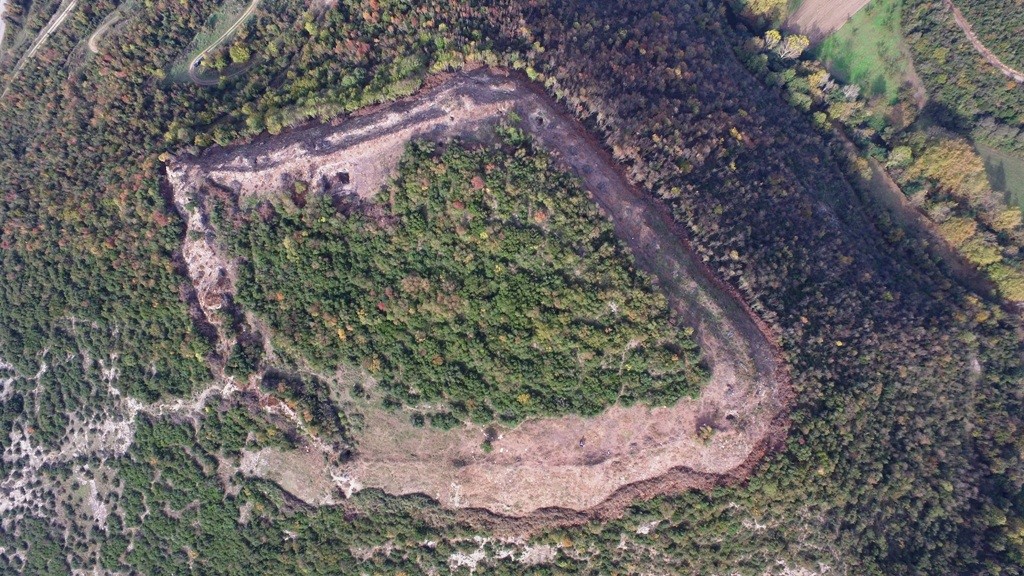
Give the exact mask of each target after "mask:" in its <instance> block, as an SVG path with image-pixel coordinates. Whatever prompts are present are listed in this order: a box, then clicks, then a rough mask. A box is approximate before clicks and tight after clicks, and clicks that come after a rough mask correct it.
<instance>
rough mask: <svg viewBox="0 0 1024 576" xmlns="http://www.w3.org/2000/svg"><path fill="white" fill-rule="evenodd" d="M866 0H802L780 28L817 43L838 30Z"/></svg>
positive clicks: (867, 0) (865, 3)
mask: <svg viewBox="0 0 1024 576" xmlns="http://www.w3.org/2000/svg"><path fill="white" fill-rule="evenodd" d="M868 2H869V0H804V1H803V3H801V4H800V7H799V8H797V9H796V11H795V12H793V13H792V14H790V15H789V17H788V18H786V21H785V23H783V25H782V28H783V29H785V30H786V31H787V32H794V33H797V34H803V35H804V36H807V37H808V38H809V39H810V40H811V44H817V43H818V42H821V41H822V40H824V39H825V37H826V36H828V35H829V34H831V33H833V32H835V31H836V30H839V28H841V27H842V26H843V24H846V21H847V20H849V19H850V17H852V16H853V15H854V14H856V13H857V11H859V10H860V9H861V8H863V7H864V6H866V5H867V3H868Z"/></svg>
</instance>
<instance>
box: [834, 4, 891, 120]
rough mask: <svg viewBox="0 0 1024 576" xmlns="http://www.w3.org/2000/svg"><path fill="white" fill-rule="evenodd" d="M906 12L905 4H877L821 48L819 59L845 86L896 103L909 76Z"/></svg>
mask: <svg viewBox="0 0 1024 576" xmlns="http://www.w3.org/2000/svg"><path fill="white" fill-rule="evenodd" d="M902 11H903V2H902V0H873V1H872V2H871V3H870V4H868V5H867V6H865V7H864V9H863V10H861V11H860V12H858V13H857V14H855V15H854V16H853V18H851V19H850V21H849V22H847V23H846V24H845V25H843V27H842V28H840V29H839V30H837V31H836V32H835V33H833V34H831V35H829V36H828V37H827V38H826V39H825V40H824V41H823V42H822V43H821V44H820V45H819V46H818V48H817V49H816V55H817V57H818V59H820V60H821V61H822V62H824V63H825V64H826V65H827V66H828V68H829V70H831V71H832V73H833V74H835V76H836V77H837V78H839V79H840V80H842V81H843V82H847V83H851V82H852V83H856V84H858V85H859V86H860V87H861V90H863V93H864V94H867V95H870V96H881V97H884V98H885V99H886V100H888V101H889V103H895V102H896V100H897V98H898V94H899V89H900V86H901V85H902V84H903V83H904V82H905V81H906V78H907V74H908V72H909V64H908V62H909V60H908V57H907V52H906V50H905V48H904V46H903V40H902V37H901V35H900V28H899V27H900V17H901V14H902Z"/></svg>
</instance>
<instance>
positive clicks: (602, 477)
mask: <svg viewBox="0 0 1024 576" xmlns="http://www.w3.org/2000/svg"><path fill="white" fill-rule="evenodd" d="M511 111H515V112H516V113H517V114H518V115H519V116H520V117H521V118H522V121H521V127H522V128H523V129H524V130H526V131H527V132H528V133H530V134H531V135H532V136H533V137H534V138H535V139H536V140H537V141H538V142H539V144H540V145H541V146H542V147H544V148H546V149H547V150H549V151H550V152H551V153H552V155H553V156H554V157H555V158H556V160H557V161H558V162H559V164H560V165H561V166H562V168H564V169H568V170H571V171H572V172H574V173H576V174H577V175H578V176H579V177H580V179H581V180H582V181H583V184H584V187H585V188H586V189H587V190H588V191H589V192H590V193H591V194H592V196H593V198H594V200H595V201H596V202H597V203H598V204H599V205H600V206H601V207H602V209H603V210H604V212H605V213H606V214H607V215H608V216H609V217H610V219H611V220H612V222H613V224H614V227H615V231H616V234H617V236H619V238H621V239H622V240H623V241H624V242H625V243H626V244H627V245H628V246H629V248H630V249H631V251H632V252H633V254H634V255H635V257H636V259H637V263H638V265H639V266H640V267H641V268H643V269H644V270H646V271H648V272H649V273H651V274H653V275H654V276H655V277H656V279H657V282H658V284H659V285H660V287H661V289H662V290H663V291H664V292H665V293H666V295H667V296H668V299H669V304H670V305H671V306H672V307H673V308H674V309H675V310H676V311H677V312H678V314H679V315H680V317H681V318H682V319H683V323H684V324H685V325H688V326H691V327H693V328H694V329H695V334H694V335H695V337H696V339H697V341H698V343H699V344H700V346H701V352H702V354H703V355H704V358H705V360H706V362H707V364H708V365H709V367H710V370H711V378H710V381H709V382H708V383H707V385H706V386H705V388H704V389H703V390H702V393H701V395H700V397H699V398H696V399H684V400H682V401H680V402H678V403H676V404H675V405H673V406H670V407H663V408H654V409H651V408H647V407H644V406H633V407H623V406H613V407H611V408H609V409H608V410H606V411H605V412H603V413H602V414H600V415H598V416H596V417H593V418H583V417H578V416H565V417H561V418H546V419H536V420H530V421H527V422H524V423H523V424H521V425H520V426H518V427H517V428H515V429H508V430H502V432H501V437H500V438H499V439H498V440H496V441H494V442H493V443H492V444H493V448H494V450H493V452H491V453H484V452H483V451H482V450H481V448H480V444H481V442H482V440H483V438H484V431H483V430H482V429H481V428H480V427H476V426H467V427H465V428H461V429H456V430H452V431H447V432H445V431H440V430H435V429H421V428H415V427H413V426H412V424H411V423H410V422H409V418H408V416H407V415H404V414H400V413H399V414H396V413H387V412H384V411H383V410H381V409H380V408H379V407H377V406H376V404H374V405H372V406H369V405H365V406H361V407H360V410H361V411H362V416H363V421H364V425H363V427H362V428H361V429H360V430H358V431H357V432H356V443H357V446H358V450H359V454H358V456H357V457H356V458H355V459H354V460H353V461H352V462H350V463H349V464H348V465H347V467H346V468H345V469H344V471H343V474H342V476H343V477H344V478H345V479H346V481H347V482H348V486H350V487H351V486H357V487H358V486H368V487H377V488H381V489H383V490H385V491H386V492H388V493H391V494H411V493H423V494H427V495H429V496H431V497H432V498H435V499H436V500H438V501H439V502H441V503H442V504H443V505H445V506H450V507H455V508H478V509H486V510H489V511H491V512H494V513H498V514H502V515H508V516H523V515H528V514H531V513H534V512H536V511H538V510H540V509H563V510H564V509H569V510H576V511H583V510H590V509H593V508H595V507H598V506H600V505H601V504H602V503H604V502H608V501H610V500H611V501H624V500H625V499H628V498H630V497H631V496H630V495H635V494H645V495H650V494H654V493H658V492H659V491H660V492H664V491H667V490H672V491H676V490H680V489H684V488H688V487H695V486H708V485H713V484H715V483H717V482H721V481H725V480H728V479H735V478H739V477H743V476H744V475H745V474H747V473H749V471H750V469H751V468H752V467H753V466H754V465H755V464H756V463H757V462H758V461H759V460H760V459H761V457H763V455H764V454H765V452H766V451H767V450H769V449H770V448H771V447H774V446H776V445H778V443H779V442H781V440H782V438H783V437H784V435H785V431H786V428H787V425H788V424H787V421H786V418H785V411H786V406H787V404H788V398H789V386H788V379H787V374H786V372H785V369H784V367H783V366H782V364H781V362H780V361H779V360H778V351H777V349H776V347H775V345H774V344H773V342H772V340H771V338H770V337H769V336H768V331H767V329H766V328H765V327H764V326H763V325H762V324H760V322H759V320H758V319H757V318H756V317H755V316H753V314H752V313H751V312H750V311H749V309H747V308H746V306H745V304H744V303H743V302H742V301H741V300H740V299H739V298H738V296H737V295H736V294H735V293H734V292H733V291H732V290H731V288H729V287H728V286H727V285H725V284H724V283H722V282H720V281H718V280H717V279H716V278H715V277H714V275H713V274H712V273H711V271H710V270H709V269H707V267H706V266H705V265H704V264H703V263H702V262H701V261H700V260H699V259H697V258H696V257H695V256H694V255H693V253H692V251H691V250H690V249H689V247H688V246H687V245H686V241H685V239H684V236H683V234H682V232H681V231H680V230H679V229H678V227H677V226H676V224H675V222H674V221H673V219H672V217H671V215H670V214H669V212H668V210H667V209H666V208H665V207H664V206H663V205H662V204H661V203H660V202H659V201H657V200H655V199H654V198H653V197H652V196H650V195H648V194H645V193H643V192H641V191H639V190H637V189H636V188H635V187H633V186H632V185H631V184H630V183H629V182H628V181H627V179H626V177H625V176H624V175H623V173H622V172H621V171H620V169H619V167H618V165H617V164H616V163H614V162H613V161H612V159H611V157H610V155H609V154H608V153H607V152H606V151H605V150H604V149H603V148H602V147H601V145H600V143H599V142H598V141H597V140H596V139H594V138H593V137H592V136H591V135H590V134H589V133H587V132H586V130H585V129H584V128H583V127H582V126H581V125H580V124H579V123H578V122H577V121H576V120H575V119H574V118H572V117H570V116H569V115H568V114H566V113H564V111H563V110H562V109H561V107H559V106H558V105H557V104H555V103H554V102H552V101H551V100H550V99H549V98H548V97H547V95H546V94H544V93H543V92H542V91H541V90H540V89H538V88H537V87H535V86H534V85H533V84H532V83H529V82H528V81H526V80H525V78H520V77H518V76H510V75H508V74H507V73H502V72H500V71H490V70H478V71H475V72H472V73H466V74H457V75H454V76H452V77H450V78H448V79H447V80H446V81H444V82H442V83H441V84H440V85H438V86H436V87H435V88H432V89H428V90H424V91H422V92H420V93H419V94H417V95H416V96H414V97H411V98H409V99H405V100H402V101H399V102H397V103H394V104H390V105H386V106H380V107H375V108H373V109H371V110H368V111H364V112H363V113H361V114H358V115H357V116H355V117H353V118H350V119H348V120H346V121H344V122H342V123H340V124H337V125H316V126H310V127H306V128H303V129H299V130H295V131H292V132H289V133H287V134H284V135H281V136H278V137H261V138H259V139H257V140H256V141H255V142H253V143H251V144H247V145H243V146H239V147H233V148H229V149H212V150H209V151H208V152H207V153H205V154H204V155H203V156H202V157H201V158H199V159H194V158H181V159H179V160H177V161H175V162H172V163H170V164H169V166H168V176H169V180H170V182H171V184H172V186H173V187H174V189H175V192H174V195H175V199H176V203H177V204H178V206H179V209H182V210H183V211H184V212H183V213H185V214H186V215H187V219H188V222H189V228H190V231H191V230H193V226H201V225H202V222H203V221H204V219H203V218H202V217H201V215H199V214H198V213H197V211H193V212H191V213H189V212H188V211H187V209H186V206H194V205H200V204H201V202H194V201H193V200H194V199H197V198H198V197H200V196H201V195H202V192H203V189H204V187H206V186H208V185H209V184H211V183H212V184H216V185H218V186H222V187H226V188H228V189H231V190H234V191H235V192H236V193H237V194H239V196H240V197H241V198H249V197H252V196H257V197H258V196H265V195H270V194H276V193H279V192H280V191H281V190H283V189H284V188H285V186H287V185H288V184H289V183H290V182H293V181H296V180H301V181H305V182H309V183H312V185H313V187H314V188H313V189H314V190H316V189H317V188H318V183H319V182H321V181H322V180H323V179H324V178H331V177H333V176H335V175H336V174H338V173H342V172H344V173H347V174H348V175H349V181H350V188H351V192H352V193H356V194H359V195H362V196H365V197H370V196H373V195H375V194H376V193H377V191H378V190H380V188H381V186H382V185H383V184H384V183H385V182H387V180H388V179H390V178H391V177H392V176H393V175H394V174H395V170H396V167H397V163H398V160H399V159H400V158H401V156H402V154H403V152H404V149H405V145H406V144H407V143H408V142H409V140H411V139H414V138H417V139H432V140H438V141H442V140H446V139H449V138H451V137H453V136H460V137H462V138H464V139H466V140H470V141H472V140H474V139H475V137H476V136H475V135H479V136H480V137H481V138H486V135H487V134H489V133H490V131H491V130H492V127H493V126H494V125H495V124H496V123H497V122H499V121H500V120H501V119H502V118H504V117H505V116H506V115H507V114H508V113H509V112H511ZM195 231H197V232H200V230H199V229H198V228H196V229H195ZM201 232H203V234H192V233H189V234H186V236H187V237H193V238H199V237H200V236H207V238H209V234H206V232H209V231H207V230H205V229H204V230H202V231H201ZM206 247H210V250H213V249H215V247H216V242H215V241H198V240H197V241H196V243H195V244H194V245H193V246H191V248H189V252H190V254H191V256H190V258H189V260H194V261H195V262H196V263H197V265H196V266H194V267H192V266H190V268H189V270H190V273H191V274H192V275H193V282H194V283H195V285H196V286H197V291H198V292H199V293H200V300H201V301H206V302H211V303H212V302H214V301H218V300H219V294H221V293H222V292H221V291H222V290H229V289H230V287H229V283H227V282H218V279H221V278H229V277H231V274H230V272H229V268H230V267H231V265H232V264H231V263H229V262H224V263H223V265H222V266H219V267H218V266H212V267H211V266H210V264H211V263H214V262H217V261H219V260H222V258H220V257H216V256H211V255H210V254H205V255H204V254H201V252H202V251H203V250H204V249H205V248H206ZM705 424H706V425H709V426H712V427H713V428H714V429H715V433H714V435H713V436H712V438H711V439H710V440H708V441H705V440H702V439H700V438H699V437H698V434H697V430H698V428H699V426H701V425H705ZM581 437H584V438H586V443H585V447H581V446H580V445H579V439H580V438H581ZM254 469H255V468H254ZM327 473H328V472H327V471H325V470H322V469H321V470H318V469H311V470H310V471H309V472H308V474H310V476H309V477H308V479H309V481H310V482H314V481H316V482H318V483H320V482H322V481H323V480H324V476H325V475H326V474H327ZM268 474H269V473H268ZM616 498H618V499H619V500H616Z"/></svg>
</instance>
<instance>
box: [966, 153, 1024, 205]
mask: <svg viewBox="0 0 1024 576" xmlns="http://www.w3.org/2000/svg"><path fill="white" fill-rule="evenodd" d="M976 148H977V150H978V154H981V157H982V158H983V159H984V160H985V171H986V172H987V173H988V180H989V183H990V184H991V185H992V188H993V189H994V190H996V191H998V192H1002V193H1003V194H1004V195H1005V198H1006V202H1007V204H1010V205H1011V206H1020V207H1021V208H1024V158H1021V157H1018V156H1014V155H1012V154H1007V153H1006V152H1003V151H1001V150H995V149H993V148H989V147H987V146H982V145H980V144H978V145H976Z"/></svg>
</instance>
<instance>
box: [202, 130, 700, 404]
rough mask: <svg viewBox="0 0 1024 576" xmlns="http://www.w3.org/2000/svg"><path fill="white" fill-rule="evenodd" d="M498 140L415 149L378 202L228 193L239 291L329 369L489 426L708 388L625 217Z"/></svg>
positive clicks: (512, 141)
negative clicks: (629, 236)
mask: <svg viewBox="0 0 1024 576" xmlns="http://www.w3.org/2000/svg"><path fill="white" fill-rule="evenodd" d="M498 138H499V142H500V147H501V148H503V149H498V150H495V149H487V148H478V149H473V150H468V149H466V148H464V147H463V146H461V145H459V144H457V143H456V144H452V145H450V146H448V147H447V148H446V149H444V150H443V151H442V150H434V149H433V146H432V145H431V144H429V143H425V142H424V143H418V144H415V145H413V146H412V148H411V149H410V151H409V152H408V154H407V156H406V158H405V159H404V161H403V163H402V167H401V169H400V173H399V176H398V178H397V180H396V181H395V182H394V183H393V184H391V185H389V186H388V188H387V189H386V190H384V191H382V192H381V193H380V194H379V195H377V196H376V197H374V199H372V200H361V199H359V198H358V197H354V196H346V195H342V196H337V197H334V198H333V199H332V198H331V197H330V196H328V195H324V194H320V193H316V194H314V193H313V192H311V191H310V186H309V185H308V184H307V183H303V182H298V183H295V184H294V185H293V188H294V189H293V190H292V191H291V192H292V194H291V195H288V194H287V191H286V193H285V194H281V195H280V196H279V197H277V198H276V199H275V200H274V201H265V202H264V203H263V204H262V205H260V206H258V207H255V208H253V209H250V210H246V211H244V212H243V211H242V209H240V208H239V207H238V206H237V200H236V199H234V198H231V197H228V198H223V199H221V202H223V204H221V205H220V208H219V209H218V210H216V212H217V215H219V216H220V217H219V218H218V217H216V215H215V217H214V222H215V223H217V226H218V228H220V229H222V231H224V232H227V233H228V234H227V235H228V237H229V241H228V243H229V245H231V246H232V247H233V251H234V252H235V253H236V254H238V255H240V256H242V264H241V267H240V268H241V270H240V272H239V276H240V279H239V298H238V302H239V304H241V305H242V306H243V307H244V308H246V309H248V310H252V311H254V312H256V313H258V314H259V315H260V316H262V317H264V318H266V319H267V320H268V324H269V326H270V328H271V330H272V332H273V333H274V334H275V335H277V336H280V337H281V338H282V339H284V340H285V342H284V343H283V345H282V346H277V347H278V348H283V349H285V350H289V351H290V353H291V355H293V356H295V357H297V358H304V359H306V360H309V361H311V362H313V364H314V365H315V366H316V367H317V368H318V369H319V370H321V371H323V372H325V373H332V372H334V371H335V370H336V369H337V366H339V365H345V364H347V365H353V366H360V367H361V368H363V369H365V370H367V371H368V372H369V373H370V374H371V375H373V376H374V377H376V378H377V379H378V380H379V381H380V383H381V385H383V387H384V389H385V390H386V391H387V393H388V394H389V395H390V400H389V401H390V402H392V403H399V404H401V403H405V404H413V405H415V404H417V403H419V402H429V403H433V404H436V403H437V402H438V401H442V402H445V403H447V404H448V405H449V406H451V407H452V408H453V409H454V410H455V412H456V413H457V414H459V415H461V416H469V417H470V418H472V419H473V420H475V421H479V422H484V423H486V422H489V421H491V420H493V419H494V418H496V417H500V418H501V420H503V421H505V422H512V423H514V422H517V421H519V420H521V419H522V418H524V417H527V416H532V415H543V414H559V413H565V412H573V413H579V414H595V413H597V412H599V411H600V410H602V409H603V408H606V407H607V406H609V405H611V404H612V403H614V402H616V401H619V400H622V401H624V402H626V403H632V402H635V401H637V400H642V401H644V402H647V403H657V404H670V403H672V402H674V401H676V400H678V399H679V398H680V397H682V396H686V395H694V394H695V393H696V392H697V390H698V389H699V388H700V383H701V380H702V379H703V378H704V371H703V370H702V369H701V368H700V366H699V358H698V356H697V353H696V345H695V344H694V342H693V341H692V340H690V339H689V338H688V337H687V336H685V335H684V334H683V332H682V329H681V328H678V327H676V326H675V325H674V324H673V320H672V318H670V316H669V310H668V303H667V301H666V299H665V297H664V296H663V295H661V294H660V293H658V292H656V291H655V289H654V287H653V286H652V285H651V280H650V278H648V277H647V276H646V275H644V274H643V273H642V272H639V271H637V270H636V269H635V268H634V266H635V264H634V261H633V257H632V255H631V254H630V253H629V252H628V251H627V250H626V248H625V247H624V246H623V245H622V244H621V243H620V242H619V241H618V240H617V239H616V238H615V235H614V232H613V230H612V226H611V224H610V223H609V222H608V221H607V220H606V219H605V218H604V217H603V216H602V215H601V214H600V213H599V212H598V209H597V206H596V205H595V204H594V203H593V202H592V201H591V200H590V199H589V198H588V197H587V194H586V192H585V191H584V190H582V189H581V188H580V186H579V184H578V182H576V181H575V180H573V179H572V178H571V177H569V176H568V175H566V174H564V173H560V172H558V171H556V170H555V169H554V168H553V167H552V165H551V164H552V161H551V159H550V157H548V156H547V155H546V154H545V153H543V152H540V151H536V150H533V147H532V145H531V144H530V142H528V141H527V140H526V138H525V136H524V135H523V133H522V131H521V130H519V129H518V128H516V127H515V126H504V127H502V128H500V129H499V135H498ZM213 193H214V194H216V192H213ZM230 196H233V195H230Z"/></svg>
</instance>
